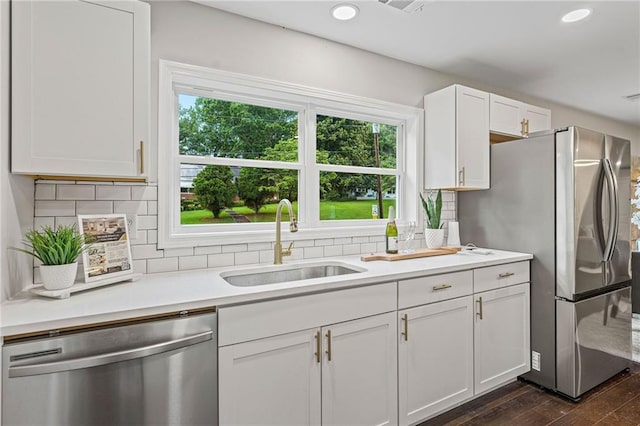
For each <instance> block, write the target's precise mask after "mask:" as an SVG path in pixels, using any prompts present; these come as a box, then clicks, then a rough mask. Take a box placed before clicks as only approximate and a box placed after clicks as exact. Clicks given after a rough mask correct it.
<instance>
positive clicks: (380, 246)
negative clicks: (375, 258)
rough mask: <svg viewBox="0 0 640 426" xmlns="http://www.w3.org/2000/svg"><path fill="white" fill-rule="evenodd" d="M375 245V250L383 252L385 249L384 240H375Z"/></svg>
mask: <svg viewBox="0 0 640 426" xmlns="http://www.w3.org/2000/svg"><path fill="white" fill-rule="evenodd" d="M376 245H377V246H376V251H377V252H380V253H384V252H385V251H386V250H387V243H386V242H384V241H380V242H377V243H376Z"/></svg>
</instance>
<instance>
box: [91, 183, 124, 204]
mask: <svg viewBox="0 0 640 426" xmlns="http://www.w3.org/2000/svg"><path fill="white" fill-rule="evenodd" d="M130 199H131V187H130V186H113V185H110V186H107V185H97V186H96V200H130ZM114 208H115V206H114Z"/></svg>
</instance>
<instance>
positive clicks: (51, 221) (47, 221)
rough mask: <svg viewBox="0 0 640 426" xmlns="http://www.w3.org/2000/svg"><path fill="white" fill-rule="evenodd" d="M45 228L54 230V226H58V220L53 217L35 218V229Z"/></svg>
mask: <svg viewBox="0 0 640 426" xmlns="http://www.w3.org/2000/svg"><path fill="white" fill-rule="evenodd" d="M45 226H48V227H50V228H53V227H54V226H56V218H55V217H53V216H45V217H34V218H33V229H42V228H44V227H45Z"/></svg>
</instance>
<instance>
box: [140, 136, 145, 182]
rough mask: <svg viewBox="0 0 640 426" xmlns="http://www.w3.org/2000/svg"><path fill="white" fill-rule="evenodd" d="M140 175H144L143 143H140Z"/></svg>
mask: <svg viewBox="0 0 640 426" xmlns="http://www.w3.org/2000/svg"><path fill="white" fill-rule="evenodd" d="M140 174H141V175H143V174H144V141H140Z"/></svg>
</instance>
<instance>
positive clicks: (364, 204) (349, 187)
mask: <svg viewBox="0 0 640 426" xmlns="http://www.w3.org/2000/svg"><path fill="white" fill-rule="evenodd" d="M378 179H379V180H380V186H381V188H382V191H381V193H382V200H381V202H382V209H383V212H382V214H380V207H379V203H380V200H379V199H378V191H377V188H378ZM389 206H394V208H395V206H396V177H395V176H380V175H363V174H355V173H335V172H320V220H345V219H377V218H387V215H388V211H389ZM376 214H377V216H376Z"/></svg>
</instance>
